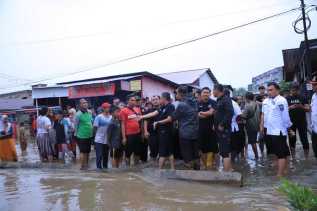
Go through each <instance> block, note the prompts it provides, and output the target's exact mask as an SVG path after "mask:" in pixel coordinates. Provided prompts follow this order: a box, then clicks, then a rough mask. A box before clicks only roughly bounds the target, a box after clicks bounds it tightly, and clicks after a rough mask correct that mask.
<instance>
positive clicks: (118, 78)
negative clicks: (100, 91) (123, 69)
mask: <svg viewBox="0 0 317 211" xmlns="http://www.w3.org/2000/svg"><path fill="white" fill-rule="evenodd" d="M140 76H141V75H134V76H126V77H117V78H109V79H101V80H91V81H81V82H71V83H67V84H64V85H63V86H64V87H70V86H80V85H87V84H98V83H107V82H111V81H118V80H128V79H132V78H136V77H140Z"/></svg>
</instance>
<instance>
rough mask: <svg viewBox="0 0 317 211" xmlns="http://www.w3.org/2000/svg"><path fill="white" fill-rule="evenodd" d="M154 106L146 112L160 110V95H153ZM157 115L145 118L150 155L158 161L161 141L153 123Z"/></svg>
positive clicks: (145, 133)
mask: <svg viewBox="0 0 317 211" xmlns="http://www.w3.org/2000/svg"><path fill="white" fill-rule="evenodd" d="M151 102H152V105H153V108H151V109H149V110H148V111H147V112H146V114H148V113H152V112H154V111H158V110H159V109H160V96H157V95H156V96H153V97H152V99H151ZM156 118H157V117H152V118H149V119H146V120H144V136H145V138H147V139H148V141H149V146H150V157H151V159H152V160H153V161H156V159H157V156H158V149H159V141H158V135H157V131H156V130H154V127H153V123H154V122H155V121H156Z"/></svg>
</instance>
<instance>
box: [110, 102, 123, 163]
mask: <svg viewBox="0 0 317 211" xmlns="http://www.w3.org/2000/svg"><path fill="white" fill-rule="evenodd" d="M110 112H111V115H112V120H111V123H110V125H109V127H108V142H109V146H110V156H111V158H112V167H113V168H119V166H120V164H121V162H122V156H123V145H122V133H121V123H120V119H119V116H120V108H119V107H117V106H112V107H111V109H110Z"/></svg>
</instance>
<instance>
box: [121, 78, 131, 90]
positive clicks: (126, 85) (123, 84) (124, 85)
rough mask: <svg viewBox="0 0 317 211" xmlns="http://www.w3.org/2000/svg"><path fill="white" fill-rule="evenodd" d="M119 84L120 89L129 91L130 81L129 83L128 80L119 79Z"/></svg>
mask: <svg viewBox="0 0 317 211" xmlns="http://www.w3.org/2000/svg"><path fill="white" fill-rule="evenodd" d="M120 85H121V90H124V91H130V83H129V81H124V80H121V81H120Z"/></svg>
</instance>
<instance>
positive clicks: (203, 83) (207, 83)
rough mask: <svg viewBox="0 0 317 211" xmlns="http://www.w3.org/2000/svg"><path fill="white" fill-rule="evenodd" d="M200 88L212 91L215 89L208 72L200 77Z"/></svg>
mask: <svg viewBox="0 0 317 211" xmlns="http://www.w3.org/2000/svg"><path fill="white" fill-rule="evenodd" d="M199 87H200V88H203V87H208V88H209V89H211V90H213V89H214V82H213V81H212V80H211V78H210V77H209V75H208V73H207V72H205V73H204V74H203V75H202V76H200V78H199Z"/></svg>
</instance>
